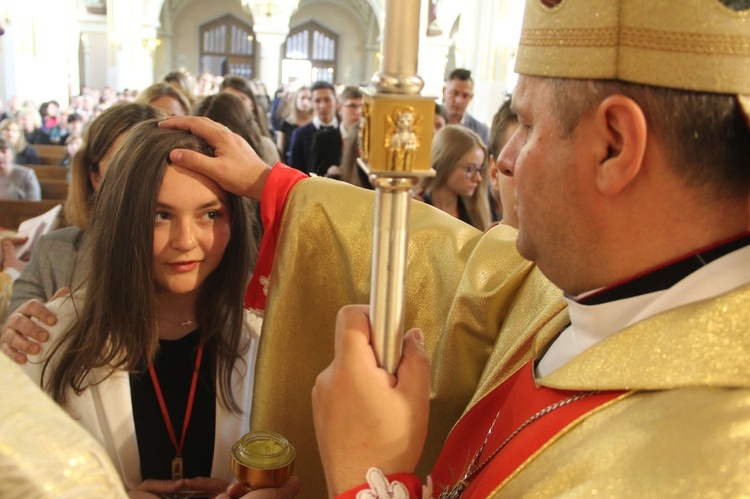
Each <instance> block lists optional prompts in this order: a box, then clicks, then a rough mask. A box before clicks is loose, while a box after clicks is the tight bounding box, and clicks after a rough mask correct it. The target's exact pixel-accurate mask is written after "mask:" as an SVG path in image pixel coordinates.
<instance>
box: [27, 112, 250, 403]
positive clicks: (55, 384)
mask: <svg viewBox="0 0 750 499" xmlns="http://www.w3.org/2000/svg"><path fill="white" fill-rule="evenodd" d="M157 123H158V120H150V121H146V122H144V123H141V124H139V125H137V126H135V127H134V128H133V129H132V131H130V132H129V133H128V135H127V137H126V138H125V140H124V141H123V143H122V146H121V147H120V148H119V150H118V153H117V154H116V155H115V157H114V158H113V160H112V164H111V166H110V169H109V172H108V173H107V175H106V177H105V180H104V182H103V183H102V187H101V190H100V192H99V194H98V195H97V196H98V199H97V200H96V203H95V207H94V212H93V214H92V219H91V229H90V239H89V241H88V244H87V247H86V251H88V252H89V253H90V255H89V256H90V260H89V261H90V262H91V265H92V267H91V269H90V270H89V273H88V279H87V281H86V283H85V286H86V298H85V300H84V305H83V308H82V310H79V311H77V312H78V321H77V322H76V323H75V324H74V325H73V326H72V327H71V329H69V330H68V331H67V332H65V333H64V334H63V335H62V337H61V340H60V342H59V343H58V344H57V346H56V347H55V348H54V349H53V350H52V351H51V354H50V356H49V357H48V358H47V360H46V361H45V364H44V369H43V371H42V386H43V387H44V388H45V390H46V391H47V392H48V393H49V394H50V395H51V396H52V398H54V399H55V401H57V402H58V403H60V404H64V403H65V400H66V390H67V389H68V388H72V389H73V391H74V392H75V393H76V394H80V393H81V392H83V391H84V390H85V389H86V388H87V386H88V384H89V383H90V381H87V379H86V378H87V375H88V374H89V373H90V371H91V370H93V369H97V368H102V367H108V368H109V367H111V371H110V372H109V373H108V374H107V375H111V374H112V373H113V372H114V371H115V370H118V369H123V370H126V371H129V372H137V371H141V370H142V369H144V368H145V366H146V365H147V364H148V362H149V361H150V360H153V358H154V356H155V354H156V351H157V349H158V346H159V336H158V330H157V326H156V305H155V304H156V299H155V290H154V286H155V285H154V275H153V268H152V259H153V256H152V255H153V240H154V229H153V228H154V218H155V212H156V197H157V194H158V192H159V188H160V186H161V183H162V179H163V177H164V172H165V171H166V169H167V166H168V164H169V160H168V155H169V152H170V151H172V150H173V149H177V148H181V149H192V150H194V151H199V152H202V153H204V154H208V155H212V154H213V151H212V150H211V148H210V147H209V146H208V145H207V144H206V143H205V142H203V141H202V140H201V139H199V138H197V137H195V136H193V135H191V134H190V133H188V132H183V131H178V130H169V129H163V128H158V127H157ZM227 203H228V206H229V210H230V214H231V237H230V240H229V243H228V245H227V248H226V250H225V252H224V256H223V258H222V260H221V263H220V264H219V266H218V267H217V268H216V270H214V271H213V272H212V273H211V275H209V276H208V277H207V278H206V280H205V282H204V283H203V285H202V287H201V290H200V292H199V296H198V300H197V311H196V314H197V316H196V320H197V321H198V324H199V325H200V328H201V335H202V340H203V341H204V342H205V345H206V354H207V355H209V357H208V358H210V359H213V360H215V363H216V366H217V373H218V374H217V375H218V377H219V388H220V389H219V394H220V395H219V400H220V401H221V403H222V404H223V405H224V406H225V407H227V408H229V409H231V410H234V411H239V410H240V409H239V406H238V405H237V402H236V400H235V399H234V396H233V394H232V390H231V386H232V385H231V379H232V372H233V369H234V364H235V361H236V360H237V359H239V358H240V357H241V356H242V355H243V354H244V353H245V352H246V351H247V348H248V346H249V345H248V338H247V337H246V336H245V335H244V333H243V327H244V311H243V296H244V293H245V288H246V286H247V282H248V280H249V275H250V269H251V261H252V258H253V252H254V248H255V242H254V240H253V236H252V222H253V221H252V217H253V215H252V211H251V210H249V209H248V204H247V203H246V201H245V200H244V199H243V198H241V197H238V196H235V195H232V194H229V193H228V194H227ZM52 357H58V358H59V360H57V362H55V364H56V365H55V367H54V369H53V368H51V367H50V358H52ZM48 370H49V371H51V372H48ZM45 377H48V381H47V382H46V383H45Z"/></svg>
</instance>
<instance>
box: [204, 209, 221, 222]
mask: <svg viewBox="0 0 750 499" xmlns="http://www.w3.org/2000/svg"><path fill="white" fill-rule="evenodd" d="M203 216H204V217H205V218H207V219H208V220H216V217H218V216H219V212H218V211H208V212H206V214H205V215H203Z"/></svg>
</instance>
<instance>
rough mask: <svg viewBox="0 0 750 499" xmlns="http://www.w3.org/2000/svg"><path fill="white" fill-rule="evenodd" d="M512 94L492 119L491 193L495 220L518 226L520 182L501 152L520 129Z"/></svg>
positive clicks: (490, 148) (490, 150)
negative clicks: (513, 106)
mask: <svg viewBox="0 0 750 499" xmlns="http://www.w3.org/2000/svg"><path fill="white" fill-rule="evenodd" d="M510 102H511V96H510V95H509V96H508V97H507V98H506V100H505V102H503V104H502V105H501V106H500V109H498V111H497V113H495V116H494V117H493V118H492V127H491V128H490V143H489V147H488V149H489V155H490V161H489V170H490V194H491V197H492V208H493V221H502V223H504V224H505V225H510V226H511V227H515V228H516V229H517V228H518V215H517V214H516V194H515V188H516V182H515V180H514V178H513V170H512V169H511V168H510V166H509V165H507V164H505V163H504V162H503V161H499V160H498V158H499V157H500V152H501V151H502V150H503V147H505V144H507V143H508V141H509V140H510V138H511V137H512V136H513V134H514V133H515V132H516V129H518V126H519V123H518V116H516V113H514V112H513V109H511V107H510Z"/></svg>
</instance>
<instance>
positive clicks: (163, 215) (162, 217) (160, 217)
mask: <svg viewBox="0 0 750 499" xmlns="http://www.w3.org/2000/svg"><path fill="white" fill-rule="evenodd" d="M167 220H169V213H167V212H166V211H159V212H157V213H156V221H157V222H165V221H167Z"/></svg>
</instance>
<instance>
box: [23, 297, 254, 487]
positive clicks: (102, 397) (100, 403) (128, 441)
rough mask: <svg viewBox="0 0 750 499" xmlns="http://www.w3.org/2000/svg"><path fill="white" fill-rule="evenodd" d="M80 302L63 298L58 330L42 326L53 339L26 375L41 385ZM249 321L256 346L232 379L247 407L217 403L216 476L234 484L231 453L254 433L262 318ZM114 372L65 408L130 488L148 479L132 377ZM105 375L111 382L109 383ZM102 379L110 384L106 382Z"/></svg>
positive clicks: (90, 379)
mask: <svg viewBox="0 0 750 499" xmlns="http://www.w3.org/2000/svg"><path fill="white" fill-rule="evenodd" d="M74 301H75V303H77V307H78V310H81V308H80V306H81V304H80V301H79V300H78V299H77V298H76V299H75V300H71V299H70V297H63V298H60V299H57V300H54V301H52V302H51V303H50V304H49V305H48V307H49V309H50V310H51V311H52V312H53V313H55V314H56V315H57V319H58V320H57V324H55V325H54V326H47V325H45V324H41V323H39V322H37V324H39V325H40V326H41V327H43V328H45V329H46V330H47V331H49V333H50V341H48V342H46V343H44V344H43V345H42V351H41V353H39V354H38V355H34V356H29V362H28V363H27V364H25V365H24V366H23V367H24V370H25V371H26V374H28V375H29V376H30V377H31V379H32V380H33V381H34V382H35V383H36V384H38V385H40V382H41V373H42V367H43V363H42V361H43V360H44V358H45V357H44V356H45V355H46V354H48V353H49V352H50V351H51V349H52V347H53V346H54V344H55V343H56V342H57V340H58V339H59V337H60V335H61V334H62V333H63V332H64V331H65V330H67V329H68V328H69V327H70V326H71V325H72V324H73V323H74V322H75V321H76V311H75V307H74V305H73V303H74ZM245 323H246V331H247V334H248V335H249V336H250V347H249V348H248V350H247V353H246V354H245V356H244V358H243V359H241V360H244V363H243V362H241V361H238V362H237V365H236V366H235V367H236V370H235V373H234V376H233V378H232V390H233V392H234V397H235V400H236V401H237V404H238V405H239V406H240V408H242V413H241V414H236V413H232V412H230V411H229V410H227V409H226V408H225V407H223V406H222V405H221V404H220V403H218V401H217V403H216V426H215V430H214V431H215V436H214V457H213V466H212V467H211V476H213V477H218V478H223V479H224V480H228V481H232V480H233V477H232V472H231V470H230V468H229V463H230V459H229V453H230V451H231V449H232V445H233V444H234V443H235V442H236V441H237V440H239V439H240V437H242V435H244V434H245V433H247V432H248V431H249V426H250V409H251V406H252V398H253V378H254V373H255V359H256V356H257V353H258V340H259V338H260V328H261V324H262V319H260V318H259V317H257V316H256V315H253V314H251V313H250V312H246V314H245ZM54 365H55V363H54V362H52V363H51V364H50V366H51V367H53V368H54ZM108 372H110V369H109V368H100V369H93V370H92V371H90V372H89V374H88V375H87V377H86V381H85V384H86V385H87V386H88V388H87V389H85V390H84V391H83V393H81V394H80V395H75V393H73V392H72V390H71V391H70V393H69V394H68V396H67V403H66V406H65V407H63V409H65V411H66V412H68V414H70V415H71V416H72V417H73V419H75V420H77V421H78V422H79V423H80V424H81V425H82V426H83V427H84V428H86V429H87V430H88V431H89V433H91V435H92V436H93V437H94V438H95V439H96V440H97V441H98V442H99V443H100V444H101V445H102V447H104V449H105V450H106V451H107V454H108V455H109V457H110V459H111V460H112V462H113V463H114V465H115V468H117V469H118V470H119V472H120V475H121V477H122V479H123V482H124V483H125V486H126V487H127V489H128V490H129V489H132V488H133V487H135V486H137V485H138V484H139V483H141V482H142V481H143V480H142V479H141V466H140V459H139V457H138V441H137V439H136V435H135V423H134V421H133V405H132V403H131V399H130V378H129V375H128V373H127V372H126V371H122V370H118V371H117V372H115V373H113V374H112V375H111V376H109V377H106V375H107V373H108ZM105 377H106V379H104V378H105ZM102 379H104V380H103V381H102ZM218 391H219V388H218V376H217V392H218ZM191 424H200V421H199V420H194V421H192V422H191Z"/></svg>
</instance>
